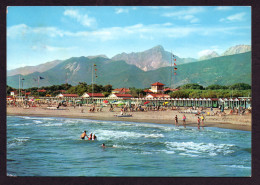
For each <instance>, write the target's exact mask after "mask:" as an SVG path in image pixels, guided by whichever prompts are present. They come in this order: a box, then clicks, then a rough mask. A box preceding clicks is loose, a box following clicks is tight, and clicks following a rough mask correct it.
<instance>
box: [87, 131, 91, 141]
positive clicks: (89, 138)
mask: <svg viewBox="0 0 260 185" xmlns="http://www.w3.org/2000/svg"><path fill="white" fill-rule="evenodd" d="M91 139H92V132H91V133H90V134H89V138H88V140H91Z"/></svg>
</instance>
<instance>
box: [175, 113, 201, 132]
mask: <svg viewBox="0 0 260 185" xmlns="http://www.w3.org/2000/svg"><path fill="white" fill-rule="evenodd" d="M186 119H187V118H186V116H185V114H184V115H183V117H182V123H183V127H184V128H186ZM204 120H205V117H204V115H203V114H202V115H201V117H199V116H198V119H197V124H198V129H200V123H201V126H202V127H203V126H204ZM174 121H175V127H179V123H178V116H177V115H175V118H174Z"/></svg>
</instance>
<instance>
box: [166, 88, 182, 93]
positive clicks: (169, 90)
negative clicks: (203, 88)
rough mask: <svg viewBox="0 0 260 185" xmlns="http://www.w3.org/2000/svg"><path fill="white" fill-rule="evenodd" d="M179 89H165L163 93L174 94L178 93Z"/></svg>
mask: <svg viewBox="0 0 260 185" xmlns="http://www.w3.org/2000/svg"><path fill="white" fill-rule="evenodd" d="M178 90H179V89H171V88H165V89H164V90H163V91H164V92H174V91H178Z"/></svg>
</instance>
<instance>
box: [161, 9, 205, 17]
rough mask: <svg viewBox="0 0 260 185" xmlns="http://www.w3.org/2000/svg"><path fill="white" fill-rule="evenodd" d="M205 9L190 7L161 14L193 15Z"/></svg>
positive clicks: (171, 15) (173, 15)
mask: <svg viewBox="0 0 260 185" xmlns="http://www.w3.org/2000/svg"><path fill="white" fill-rule="evenodd" d="M204 11H205V9H204V8H203V7H191V8H187V9H182V10H179V11H174V10H173V11H172V12H167V13H164V14H162V16H164V17H175V16H185V15H193V14H197V13H201V12H204Z"/></svg>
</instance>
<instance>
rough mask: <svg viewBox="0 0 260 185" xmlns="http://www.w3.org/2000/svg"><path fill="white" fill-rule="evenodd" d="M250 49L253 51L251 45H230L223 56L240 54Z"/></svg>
mask: <svg viewBox="0 0 260 185" xmlns="http://www.w3.org/2000/svg"><path fill="white" fill-rule="evenodd" d="M248 51H251V46H250V45H237V46H233V47H230V48H229V49H227V50H226V51H225V52H224V53H223V54H222V55H223V56H227V55H235V54H239V53H245V52H248Z"/></svg>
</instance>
